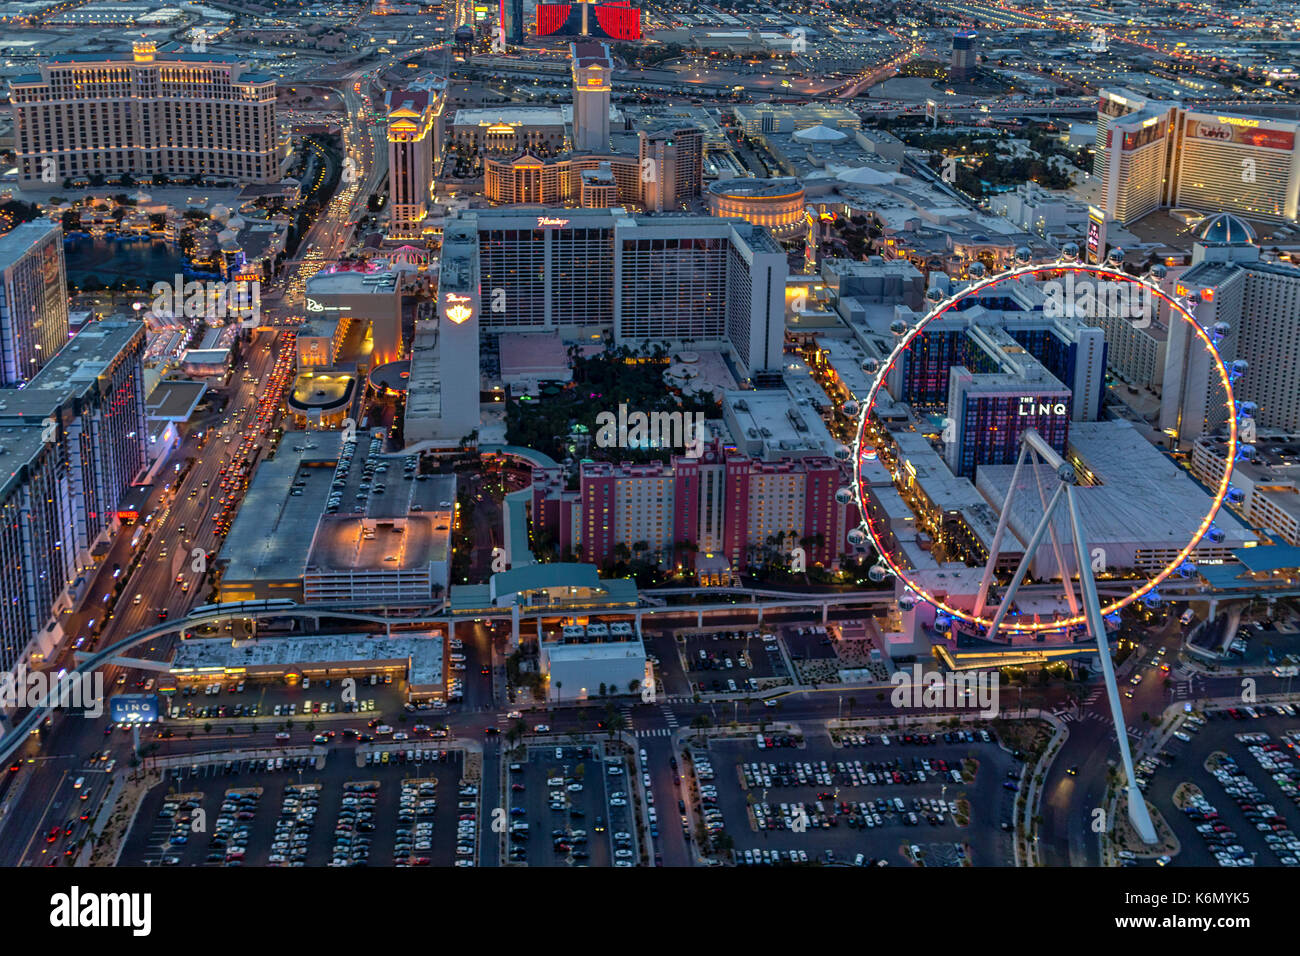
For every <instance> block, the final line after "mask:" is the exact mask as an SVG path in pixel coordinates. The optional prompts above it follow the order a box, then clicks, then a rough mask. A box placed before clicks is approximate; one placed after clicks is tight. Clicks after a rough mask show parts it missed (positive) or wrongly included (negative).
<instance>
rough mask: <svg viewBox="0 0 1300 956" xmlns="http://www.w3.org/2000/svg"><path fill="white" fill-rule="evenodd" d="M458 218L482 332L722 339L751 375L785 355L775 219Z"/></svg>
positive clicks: (639, 340)
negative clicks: (754, 222)
mask: <svg viewBox="0 0 1300 956" xmlns="http://www.w3.org/2000/svg"><path fill="white" fill-rule="evenodd" d="M454 222H457V223H463V224H465V226H466V235H467V236H472V237H473V238H472V239H471V240H469V241H471V242H472V244H473V246H474V252H475V254H476V256H477V260H478V268H479V273H480V276H481V282H482V290H483V292H482V295H483V298H484V300H485V301H486V302H488V303H489V307H487V308H485V309H484V310H483V312H482V315H481V316H480V322H481V326H482V329H483V330H484V331H485V332H504V331H509V332H519V331H539V332H542V331H557V330H558V331H560V332H561V333H562V334H565V333H568V334H572V333H573V332H582V333H583V334H586V335H589V334H591V333H592V332H593V331H595V330H597V329H608V330H610V331H611V332H612V333H613V335H614V341H615V343H616V344H624V343H626V344H628V345H629V346H631V347H633V348H639V347H640V346H641V345H642V344H643V343H644V342H647V341H652V342H654V341H664V340H666V341H668V342H670V343H681V342H683V341H684V340H687V339H690V340H692V341H693V342H694V343H695V344H696V345H702V344H708V343H717V344H720V345H724V346H726V347H728V348H729V349H730V352H731V355H732V357H733V358H734V359H735V361H736V363H737V366H738V367H739V369H740V370H741V372H742V374H744V375H752V374H753V373H754V372H756V371H760V370H764V369H775V368H778V367H779V366H780V363H781V349H782V345H783V341H784V326H785V277H786V271H787V267H786V260H785V254H784V253H783V252H782V251H781V248H780V246H778V245H777V243H776V242H775V241H774V240H773V239H772V237H771V235H770V234H769V233H768V232H767V230H766V229H763V228H761V227H758V226H751V225H750V224H748V223H746V222H743V221H741V220H735V219H715V218H712V217H707V216H630V215H627V214H626V213H624V212H622V211H621V210H566V209H536V210H530V211H528V212H524V211H520V210H509V209H500V210H496V209H494V210H477V211H466V212H462V213H461V214H460V216H459V217H458V218H457V219H456V220H454ZM498 304H499V308H498V307H497V306H498Z"/></svg>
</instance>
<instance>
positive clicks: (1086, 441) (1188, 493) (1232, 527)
mask: <svg viewBox="0 0 1300 956" xmlns="http://www.w3.org/2000/svg"><path fill="white" fill-rule="evenodd" d="M1068 445H1069V447H1068V449H1067V451H1068V455H1067V456H1066V457H1067V458H1074V459H1077V460H1078V461H1079V462H1081V463H1082V466H1083V467H1084V468H1085V469H1086V473H1085V478H1086V479H1088V480H1089V481H1090V482H1092V483H1090V484H1081V485H1079V486H1078V487H1077V488H1076V495H1075V497H1076V499H1077V501H1078V503H1079V509H1080V515H1081V518H1082V520H1083V524H1084V527H1085V529H1086V532H1087V538H1088V540H1089V542H1090V543H1093V544H1096V545H1098V546H1102V545H1105V544H1106V543H1107V542H1113V543H1116V544H1125V545H1127V544H1134V545H1138V546H1141V547H1143V548H1150V549H1168V548H1176V549H1181V548H1182V547H1183V546H1184V545H1186V543H1187V542H1188V541H1190V540H1191V539H1192V537H1193V535H1194V534H1195V532H1196V529H1197V528H1198V527H1199V526H1200V524H1201V522H1202V521H1203V520H1204V519H1205V515H1206V514H1207V513H1208V512H1209V511H1210V505H1211V501H1212V499H1211V497H1210V495H1209V494H1208V493H1207V492H1206V491H1205V490H1204V489H1203V488H1202V487H1201V486H1200V485H1199V484H1197V483H1196V481H1195V480H1193V479H1192V477H1191V476H1190V475H1189V474H1188V473H1187V472H1186V471H1184V470H1183V469H1182V468H1180V467H1179V466H1178V465H1176V464H1175V463H1174V462H1173V461H1172V460H1170V459H1169V458H1168V457H1166V456H1165V455H1164V454H1163V453H1162V452H1161V451H1160V450H1159V449H1158V448H1156V447H1155V446H1154V445H1152V444H1151V443H1150V442H1148V441H1147V440H1146V439H1145V438H1144V437H1143V436H1142V435H1141V433H1140V432H1138V430H1137V429H1136V428H1134V427H1133V425H1132V424H1130V423H1129V422H1125V421H1112V422H1071V423H1070V437H1069V442H1068ZM1025 469H1027V470H1022V476H1023V477H1022V482H1023V483H1026V486H1027V487H1031V488H1032V487H1035V486H1036V484H1037V483H1038V482H1040V481H1041V483H1042V486H1043V487H1044V488H1045V489H1053V488H1054V487H1055V485H1056V484H1057V482H1058V479H1057V478H1056V475H1055V470H1054V469H1053V468H1051V467H1050V466H1047V465H1039V466H1037V467H1036V468H1031V466H1029V465H1028V464H1026V465H1025ZM1013 470H1014V466H1013V465H981V466H980V467H979V469H978V471H977V474H976V486H977V487H978V488H979V489H980V492H981V493H982V494H983V495H984V496H985V497H986V498H989V499H991V500H995V501H1002V500H1004V499H1005V497H1006V491H1007V485H1008V483H1009V482H1010V480H1011V473H1012V471H1013ZM1014 500H1015V505H1014V507H1013V512H1014V514H1013V518H1012V526H1011V527H1012V530H1013V531H1015V533H1016V535H1017V537H1019V538H1020V539H1021V540H1022V541H1024V540H1025V539H1027V537H1028V534H1029V531H1030V530H1032V528H1033V527H1034V526H1036V525H1037V523H1038V521H1039V520H1040V518H1041V517H1042V503H1041V501H1040V500H1039V498H1038V496H1037V495H1036V494H1018V495H1016V497H1015V499H1014ZM1057 518H1058V520H1059V521H1060V522H1062V523H1061V524H1060V526H1059V528H1058V530H1059V531H1061V532H1062V533H1065V524H1064V522H1065V516H1064V514H1063V513H1060V514H1058V515H1057ZM1215 524H1216V525H1218V527H1219V528H1220V529H1222V530H1223V531H1224V533H1225V535H1226V540H1225V544H1226V545H1227V546H1232V545H1234V544H1235V545H1237V546H1241V545H1245V544H1247V543H1248V542H1253V541H1255V540H1256V536H1255V534H1254V532H1252V531H1251V530H1250V529H1249V528H1247V527H1246V526H1245V525H1244V524H1243V523H1242V522H1241V521H1240V519H1238V518H1237V517H1236V515H1234V514H1232V513H1231V512H1230V511H1227V510H1226V509H1221V510H1220V511H1219V513H1218V515H1217V517H1216V518H1215Z"/></svg>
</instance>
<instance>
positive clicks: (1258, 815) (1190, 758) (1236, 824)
mask: <svg viewBox="0 0 1300 956" xmlns="http://www.w3.org/2000/svg"><path fill="white" fill-rule="evenodd" d="M1292 709H1293V710H1295V709H1296V708H1292ZM1234 710H1235V711H1236V716H1235V717H1234V716H1233V715H1232V714H1230V713H1229V712H1228V711H1226V710H1223V711H1216V710H1212V711H1209V712H1208V713H1206V714H1204V715H1203V722H1201V723H1199V726H1198V724H1197V720H1196V718H1195V717H1193V718H1192V719H1191V721H1190V722H1189V721H1186V720H1185V721H1184V723H1183V725H1182V728H1181V729H1180V730H1179V733H1181V734H1183V736H1185V737H1187V738H1188V739H1187V740H1183V739H1180V738H1179V737H1172V738H1170V739H1169V741H1168V742H1167V744H1166V745H1165V748H1164V750H1163V751H1161V753H1160V754H1158V755H1155V756H1153V757H1151V758H1148V759H1146V760H1144V761H1143V762H1142V763H1141V764H1140V765H1139V767H1138V774H1139V780H1140V781H1141V782H1142V783H1143V784H1144V786H1145V791H1146V795H1147V798H1148V800H1150V801H1152V802H1153V803H1155V804H1156V806H1158V807H1159V808H1160V810H1161V811H1162V812H1163V814H1164V817H1165V820H1166V821H1168V823H1169V825H1170V827H1172V828H1173V831H1174V834H1175V835H1176V836H1177V837H1178V840H1179V843H1180V845H1181V850H1180V852H1179V853H1178V855H1177V856H1176V857H1175V858H1174V862H1175V864H1176V865H1178V866H1220V867H1237V866H1288V867H1293V866H1300V838H1298V837H1297V834H1300V753H1298V752H1300V715H1297V716H1292V715H1289V714H1278V713H1276V711H1275V710H1274V708H1273V707H1272V706H1270V705H1261V704H1256V705H1254V706H1253V707H1250V708H1247V707H1245V706H1242V707H1238V708H1234ZM1248 711H1254V712H1255V713H1256V714H1258V715H1259V716H1257V717H1251V716H1250V714H1249V712H1248ZM1207 764H1208V766H1207ZM1183 783H1189V784H1191V785H1192V786H1193V787H1195V788H1196V789H1197V790H1199V792H1200V796H1199V798H1191V799H1186V800H1184V801H1183V803H1184V805H1183V807H1181V808H1179V807H1177V806H1176V805H1175V802H1174V793H1175V791H1177V790H1178V788H1179V786H1180V784H1183ZM1127 862H1128V863H1130V864H1133V865H1143V866H1145V865H1155V862H1154V861H1150V860H1133V861H1127Z"/></svg>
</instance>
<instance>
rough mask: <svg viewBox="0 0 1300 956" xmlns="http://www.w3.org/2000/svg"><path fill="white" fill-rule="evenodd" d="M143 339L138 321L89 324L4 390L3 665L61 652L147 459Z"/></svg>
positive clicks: (0, 442) (0, 491)
mask: <svg viewBox="0 0 1300 956" xmlns="http://www.w3.org/2000/svg"><path fill="white" fill-rule="evenodd" d="M144 342H145V336H144V325H143V323H140V322H117V321H105V322H93V323H90V324H89V325H87V326H85V327H84V328H83V329H82V330H81V331H80V332H79V333H78V334H77V335H76V337H75V338H73V339H72V340H71V341H69V342H68V343H67V344H66V345H65V346H64V347H63V349H62V350H61V351H60V352H59V353H58V354H57V355H56V356H54V358H53V360H51V361H50V362H49V363H47V365H46V367H45V368H44V369H42V370H41V372H40V374H38V375H37V376H35V377H34V378H33V379H32V380H31V381H30V382H29V383H28V384H27V386H26V387H25V388H23V389H21V390H18V389H12V390H5V391H0V475H4V479H3V481H0V519H2V520H0V568H3V572H0V574H3V580H4V582H5V583H4V591H3V593H4V594H5V597H6V600H5V601H3V602H0V670H8V669H10V668H12V667H13V666H15V664H16V663H17V662H18V661H19V660H20V659H21V658H23V657H24V655H28V654H30V655H32V660H33V661H35V660H40V659H42V658H43V657H44V656H46V655H48V654H49V653H50V652H51V651H53V650H54V648H55V647H56V646H57V645H58V643H59V641H60V640H61V639H62V637H63V632H62V629H61V626H60V623H59V622H60V620H61V613H60V612H61V611H62V610H64V609H67V610H71V608H72V607H73V606H74V605H75V604H76V603H77V602H78V601H80V599H81V598H82V597H84V594H83V593H81V592H80V590H79V585H83V584H84V583H85V582H86V581H87V580H88V576H86V575H85V574H84V572H85V571H86V570H88V569H89V568H91V567H93V566H94V563H95V559H94V557H93V554H94V552H95V550H96V546H97V545H99V544H101V543H102V542H103V541H105V540H107V536H108V535H109V534H111V533H112V532H113V531H114V530H115V529H116V527H117V518H118V507H119V505H120V504H121V502H122V500H123V498H124V497H125V496H126V495H127V493H128V491H129V489H130V488H131V483H132V481H134V480H135V479H136V477H137V476H138V475H139V474H140V473H141V472H142V471H143V469H144V468H145V467H146V466H147V464H148V454H147V447H148V446H147V442H148V438H147V434H148V433H147V429H146V421H145V402H144V371H143V365H142V359H143V355H144ZM50 423H52V425H53V427H52V428H51V427H50Z"/></svg>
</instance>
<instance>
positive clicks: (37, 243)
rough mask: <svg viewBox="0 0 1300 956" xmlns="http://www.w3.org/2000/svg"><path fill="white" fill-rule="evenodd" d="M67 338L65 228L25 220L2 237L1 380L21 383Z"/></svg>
mask: <svg viewBox="0 0 1300 956" xmlns="http://www.w3.org/2000/svg"><path fill="white" fill-rule="evenodd" d="M67 341H68V288H67V278H66V273H65V272H64V265H63V230H62V229H60V228H59V227H58V225H57V224H55V223H52V222H49V221H48V220H44V221H37V222H25V223H23V224H22V225H20V226H18V227H16V228H14V229H11V230H10V231H9V232H8V233H6V234H5V235H4V236H0V385H4V386H14V385H22V384H24V383H25V382H27V381H28V379H30V378H31V377H32V376H33V375H35V374H36V373H37V372H39V371H40V370H41V368H42V367H43V366H44V365H45V364H46V363H47V362H49V361H50V360H51V359H52V358H54V355H55V353H56V352H58V350H59V349H61V348H62V347H63V345H64V343H65V342H67Z"/></svg>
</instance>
